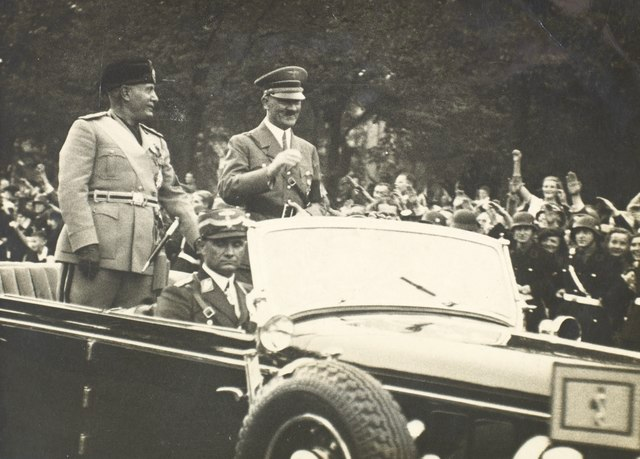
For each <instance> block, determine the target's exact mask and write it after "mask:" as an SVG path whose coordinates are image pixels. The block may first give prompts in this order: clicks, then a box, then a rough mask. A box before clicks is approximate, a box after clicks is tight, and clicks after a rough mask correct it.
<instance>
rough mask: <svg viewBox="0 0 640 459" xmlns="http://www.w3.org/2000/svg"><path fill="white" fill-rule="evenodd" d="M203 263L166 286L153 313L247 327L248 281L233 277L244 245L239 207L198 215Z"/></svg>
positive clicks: (225, 325) (241, 256)
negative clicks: (245, 282)
mask: <svg viewBox="0 0 640 459" xmlns="http://www.w3.org/2000/svg"><path fill="white" fill-rule="evenodd" d="M198 227H199V231H200V242H199V252H200V255H201V257H202V265H201V268H200V270H199V271H198V272H195V273H193V275H192V276H191V277H187V278H186V279H185V280H184V281H182V282H178V283H176V284H174V285H172V286H169V287H167V288H165V289H164V290H163V291H162V294H161V295H160V296H159V297H158V305H157V308H156V313H155V314H156V315H157V316H160V317H165V318H168V319H177V320H186V321H190V322H198V323H206V324H209V325H219V326H224V327H233V328H236V327H246V326H247V324H248V323H249V311H248V309H247V304H246V294H247V291H248V290H249V289H250V286H249V285H248V284H244V283H242V282H239V281H238V280H237V279H236V275H235V274H236V271H237V270H238V267H239V266H240V263H241V261H242V258H243V256H244V252H245V248H246V242H247V239H246V232H247V227H246V222H245V216H244V213H243V212H242V211H241V210H238V209H233V208H226V209H216V210H210V211H205V212H202V213H201V214H200V215H199V216H198Z"/></svg>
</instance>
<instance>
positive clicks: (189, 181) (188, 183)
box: [182, 172, 198, 193]
mask: <svg viewBox="0 0 640 459" xmlns="http://www.w3.org/2000/svg"><path fill="white" fill-rule="evenodd" d="M182 188H183V189H184V191H186V192H187V193H193V192H194V191H196V190H197V189H198V185H197V184H196V179H195V177H194V176H193V172H187V173H186V174H184V183H183V184H182Z"/></svg>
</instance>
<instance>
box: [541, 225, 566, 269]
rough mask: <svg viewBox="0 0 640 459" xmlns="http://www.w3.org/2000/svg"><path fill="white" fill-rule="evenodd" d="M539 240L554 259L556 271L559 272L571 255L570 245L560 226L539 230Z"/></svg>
mask: <svg viewBox="0 0 640 459" xmlns="http://www.w3.org/2000/svg"><path fill="white" fill-rule="evenodd" d="M537 236H538V237H537V238H538V242H539V243H540V246H541V247H542V248H543V249H544V250H545V251H547V252H548V253H549V254H550V255H551V256H552V257H553V260H554V266H555V269H554V271H556V272H559V271H560V269H562V266H564V264H565V261H566V259H567V257H568V256H569V246H568V245H567V241H566V240H565V237H564V231H563V230H562V229H560V228H543V229H541V230H540V231H539V232H538V235H537Z"/></svg>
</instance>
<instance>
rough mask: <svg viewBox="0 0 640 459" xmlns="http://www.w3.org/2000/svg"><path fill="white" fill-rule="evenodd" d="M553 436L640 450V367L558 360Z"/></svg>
mask: <svg viewBox="0 0 640 459" xmlns="http://www.w3.org/2000/svg"><path fill="white" fill-rule="evenodd" d="M551 438H552V439H553V440H557V441H563V442H578V443H588V444H593V445H606V446H612V447H617V448H624V449H632V450H635V451H638V450H640V370H635V369H629V368H614V367H596V366H582V365H570V364H564V363H556V364H555V365H554V368H553V379H552V393H551Z"/></svg>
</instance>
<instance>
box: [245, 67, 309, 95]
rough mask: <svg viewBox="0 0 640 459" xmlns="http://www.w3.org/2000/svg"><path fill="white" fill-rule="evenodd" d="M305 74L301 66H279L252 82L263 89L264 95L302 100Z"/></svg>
mask: <svg viewBox="0 0 640 459" xmlns="http://www.w3.org/2000/svg"><path fill="white" fill-rule="evenodd" d="M307 76H308V74H307V71H306V70H305V69H303V68H302V67H296V66H289V67H281V68H279V69H276V70H273V71H271V72H269V73H267V74H265V75H262V76H261V77H260V78H258V79H257V80H256V81H254V82H253V83H254V84H255V85H256V86H258V87H260V88H262V89H263V90H264V93H263V95H265V96H273V97H277V98H278V99H291V100H304V99H305V97H304V94H302V92H303V91H304V89H303V88H302V83H304V82H305V81H306V80H307Z"/></svg>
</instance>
